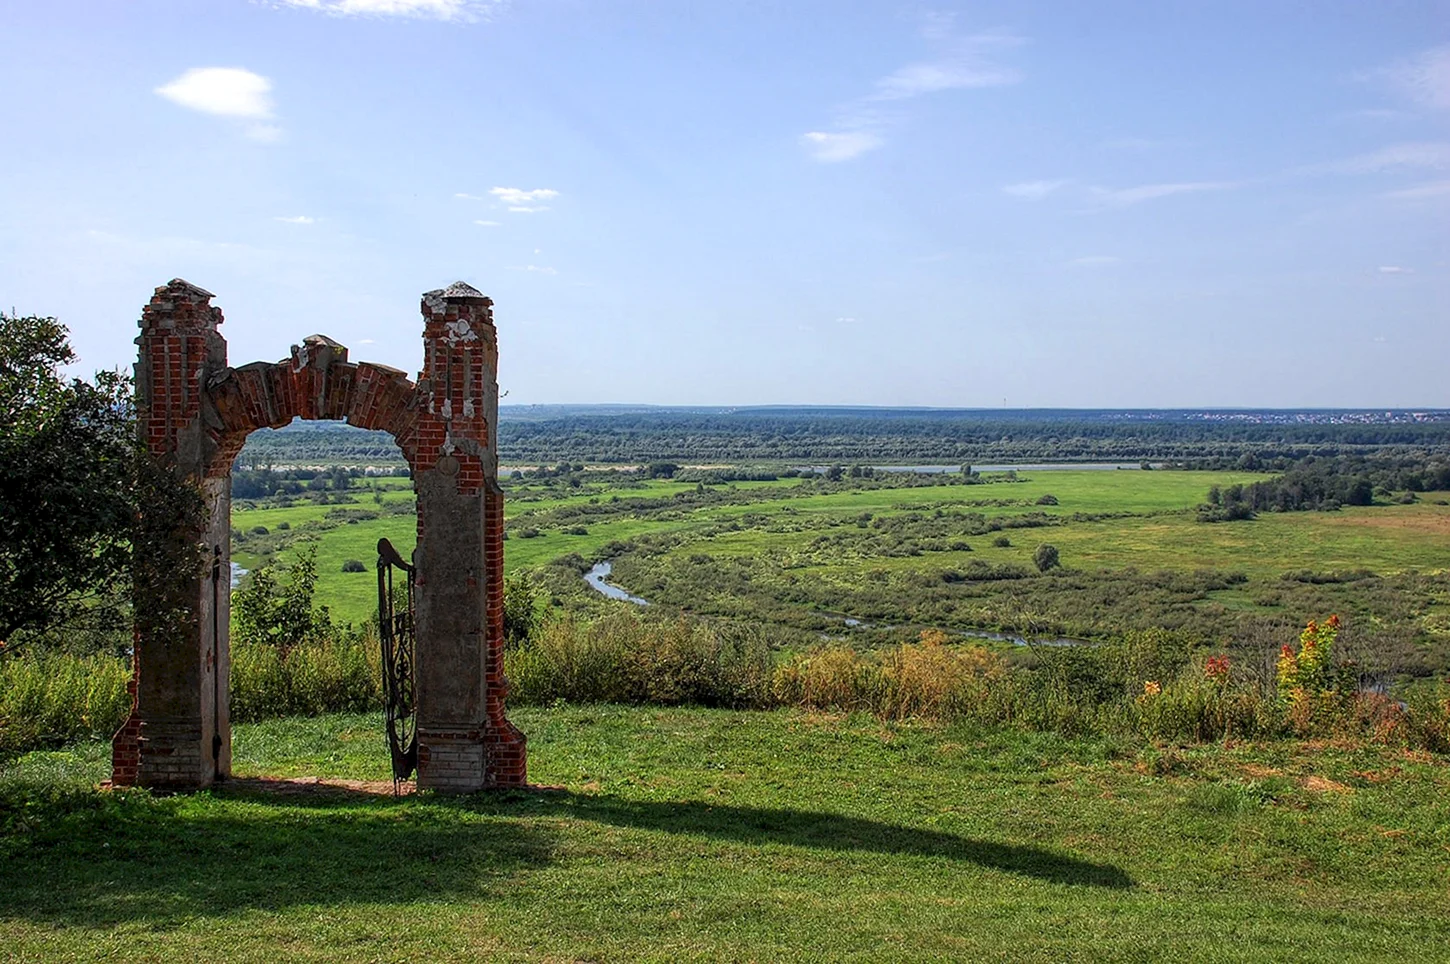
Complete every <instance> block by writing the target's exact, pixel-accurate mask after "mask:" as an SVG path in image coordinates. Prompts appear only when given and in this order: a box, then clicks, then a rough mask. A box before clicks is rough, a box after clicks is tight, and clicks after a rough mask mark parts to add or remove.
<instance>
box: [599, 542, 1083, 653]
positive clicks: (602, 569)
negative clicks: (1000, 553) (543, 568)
mask: <svg viewBox="0 0 1450 964" xmlns="http://www.w3.org/2000/svg"><path fill="white" fill-rule="evenodd" d="M613 571H614V564H613V563H611V562H600V563H596V564H595V565H594V568H592V569H590V570H589V571H588V572H587V573H585V574H584V581H585V582H587V583H589V585H590V586H591V587H592V588H593V589H594V591H595V592H598V593H600V594H602V595H604V596H608V597H609V598H610V599H618V600H621V601H623V602H630V603H634V604H635V605H636V606H648V605H649V600H648V599H642V598H640V597H639V596H635V595H633V594H631V593H629V592H627V591H625V590H624V589H621V588H620V587H618V586H616V585H614V584H613V583H609V582H606V581H605V580H606V579H608V578H609V574H610V573H611V572H613ZM820 615H822V616H831V617H834V618H836V619H839V620H841V622H842V623H844V624H845V625H846V626H847V627H848V628H850V629H870V628H872V627H871V624H870V623H868V622H866V621H865V620H863V619H857V618H856V617H854V616H847V615H845V614H843V613H820ZM882 628H883V629H896V628H897V627H895V626H883V627H882ZM954 634H955V635H957V636H963V637H966V638H967V639H984V640H991V641H992V642H997V643H1011V644H1012V645H1013V646H1027V645H1035V646H1091V645H1093V643H1092V641H1091V640H1087V639H1073V638H1071V637H1068V636H1055V637H1046V638H1042V639H1034V640H1032V641H1031V643H1030V644H1029V643H1028V641H1027V639H1026V638H1024V637H1022V636H1017V635H1014V634H1012V633H997V632H992V631H990V630H986V629H959V630H955V631H954Z"/></svg>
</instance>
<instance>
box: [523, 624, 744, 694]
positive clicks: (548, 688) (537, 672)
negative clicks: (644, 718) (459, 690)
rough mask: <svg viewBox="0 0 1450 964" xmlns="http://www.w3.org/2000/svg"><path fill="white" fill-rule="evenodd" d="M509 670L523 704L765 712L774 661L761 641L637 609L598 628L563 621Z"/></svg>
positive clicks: (544, 632)
mask: <svg viewBox="0 0 1450 964" xmlns="http://www.w3.org/2000/svg"><path fill="white" fill-rule="evenodd" d="M505 665H506V668H507V672H508V676H509V679H510V681H511V683H512V687H511V692H512V694H513V696H514V698H515V699H517V700H518V701H520V702H524V703H548V702H552V701H554V700H561V699H562V700H570V701H573V702H589V703H592V702H608V703H658V704H662V705H667V706H669V705H680V704H691V705H696V706H722V707H764V706H768V705H769V704H770V702H771V701H770V685H771V670H772V666H771V657H770V650H769V647H768V646H767V645H766V643H765V641H764V639H763V638H762V637H760V636H759V635H758V634H756V633H753V632H750V631H743V632H742V631H733V632H729V633H727V632H724V631H721V630H716V629H714V628H712V627H711V626H709V625H707V624H705V623H703V622H691V621H689V620H685V619H675V620H662V619H647V618H644V617H642V616H640V615H639V614H638V613H634V612H621V613H616V614H613V615H610V616H606V617H604V618H602V619H598V620H595V621H594V622H592V623H584V622H580V621H579V620H576V619H572V618H564V619H556V620H553V621H551V622H549V623H546V624H545V625H544V626H543V627H542V628H541V629H540V630H539V631H538V632H537V633H536V634H535V635H534V637H533V639H532V640H531V641H530V642H529V643H528V644H527V645H523V646H520V647H518V648H516V649H513V650H510V651H509V653H508V654H507V656H506V663H505Z"/></svg>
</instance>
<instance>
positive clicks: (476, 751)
mask: <svg viewBox="0 0 1450 964" xmlns="http://www.w3.org/2000/svg"><path fill="white" fill-rule="evenodd" d="M211 297H212V296H211V295H210V293H208V292H206V291H203V290H202V289H200V288H197V287H195V286H194V285H190V284H188V283H186V282H184V281H181V280H179V279H178V280H174V281H172V282H171V283H170V284H167V285H164V286H162V287H160V288H157V289H156V292H155V294H154V296H153V297H152V299H151V303H150V304H148V305H147V307H146V309H145V310H144V311H143V314H142V318H141V337H140V338H138V339H137V345H138V346H139V360H138V362H137V366H136V376H137V407H138V415H139V419H140V431H141V432H142V436H143V439H144V441H145V442H146V444H147V447H148V448H149V449H150V451H151V452H152V453H153V454H155V455H157V456H159V457H160V458H161V459H162V461H163V462H165V463H166V464H168V465H171V466H172V467H174V468H176V469H178V470H179V471H181V472H182V474H184V475H185V476H187V477H188V478H190V479H191V480H192V481H193V482H194V483H195V484H197V485H198V487H199V488H200V489H201V491H202V492H203V495H204V496H205V498H206V502H207V507H208V510H209V512H210V518H209V520H208V522H207V523H206V524H205V525H204V526H203V527H202V528H201V529H199V530H197V531H196V532H194V533H192V536H194V539H193V541H195V542H202V543H204V544H205V545H206V547H207V549H208V555H207V558H208V560H209V565H210V567H211V569H210V571H211V572H214V573H215V572H226V573H227V574H228V575H229V573H230V558H231V556H230V545H229V532H230V504H231V503H230V474H231V467H232V464H233V463H234V461H235V460H236V456H237V454H238V453H239V452H240V451H241V448H242V445H243V443H244V442H245V441H246V438H247V436H248V435H249V434H250V433H251V432H253V431H255V430H256V429H258V428H262V427H271V428H280V427H282V426H284V425H287V424H288V423H290V422H291V421H292V420H293V419H294V418H305V419H346V420H347V421H348V422H349V423H351V424H353V425H356V426H358V427H361V428H367V429H381V430H383V431H386V432H389V433H390V434H391V435H392V436H393V437H394V438H395V439H397V441H398V444H399V446H400V448H401V449H402V450H403V455H404V457H405V458H406V459H407V461H408V464H409V465H410V466H411V467H412V469H413V472H414V487H415V490H416V491H417V492H418V545H419V551H418V553H417V556H416V558H417V559H418V560H419V567H418V570H417V575H416V580H417V594H418V598H419V599H420V606H419V638H418V647H419V651H418V660H419V665H420V666H421V667H426V668H427V669H428V671H429V672H430V673H431V676H428V677H426V678H425V677H423V676H421V675H420V680H419V687H418V693H419V695H418V700H419V706H418V713H419V721H420V722H419V736H420V746H419V783H420V785H425V786H433V787H438V788H442V789H453V790H473V789H478V788H480V787H483V786H496V785H497V786H514V785H519V784H522V783H523V782H524V781H525V779H526V765H525V739H524V736H523V734H522V733H520V732H519V731H518V730H517V729H516V728H515V727H514V726H513V725H512V724H511V723H509V721H508V719H507V717H506V716H505V713H504V699H505V696H506V695H507V691H508V684H507V681H506V680H505V679H504V675H503V492H502V490H501V489H500V488H499V487H498V454H497V449H496V446H495V441H494V437H493V432H492V427H493V426H495V425H496V424H497V419H498V382H497V367H498V341H497V333H496V331H495V329H494V325H493V314H492V310H491V306H492V302H491V301H489V299H487V298H485V297H484V296H483V295H482V294H481V293H479V292H478V291H476V290H474V289H472V288H470V287H468V286H467V285H463V284H457V285H453V286H452V287H450V288H448V289H445V290H441V291H432V292H428V293H427V294H426V295H424V297H423V316H424V333H423V345H424V363H423V370H422V372H421V373H420V375H419V379H418V382H417V384H416V385H415V384H414V383H413V382H411V381H409V380H408V379H407V377H406V376H405V375H404V374H403V373H402V372H400V371H398V370H397V369H394V368H389V367H387V366H385V365H376V364H370V363H366V362H364V363H360V364H355V363H352V362H349V361H348V358H347V349H346V348H344V347H343V346H341V345H339V344H337V343H336V342H334V341H331V340H330V339H328V338H325V337H322V336H320V335H314V336H310V337H308V338H307V339H305V340H304V341H303V343H302V344H301V345H299V346H293V348H292V352H291V356H290V357H289V358H287V359H285V360H283V361H279V362H276V363H265V362H258V363H255V364H250V365H244V366H242V367H240V368H235V369H233V368H228V367H227V365H226V342H225V340H224V339H223V338H222V337H221V335H220V333H219V331H218V326H219V325H220V324H221V322H222V314H221V311H220V309H217V308H214V307H212V306H211V303H210V299H211ZM432 516H436V517H437V518H436V519H435V520H434V522H433V525H434V527H435V529H436V530H437V531H434V530H432V529H430V527H429V519H430V517H432ZM425 549H426V550H427V551H425ZM222 585H223V588H221V589H219V588H218V581H217V579H213V580H212V581H210V582H208V580H207V578H206V573H204V572H202V571H200V570H199V571H198V572H197V573H193V574H191V575H190V576H189V577H188V580H187V581H186V583H185V585H184V586H182V587H181V588H182V592H183V594H189V595H190V597H191V599H192V604H191V605H190V607H189V609H188V612H189V615H188V616H187V617H186V625H184V626H177V627H169V629H175V630H176V631H175V632H171V631H168V632H166V633H159V634H155V635H148V634H147V633H144V632H141V631H140V630H139V629H138V632H137V635H136V647H135V672H134V678H133V680H132V681H131V683H130V690H131V692H132V695H133V707H132V713H131V716H130V718H129V719H128V720H127V722H126V724H125V725H124V726H123V727H122V728H121V730H120V731H118V732H117V733H116V736H115V738H114V740H113V743H112V780H113V782H114V783H115V784H117V785H130V784H133V783H142V784H146V785H152V786H164V787H175V788H181V787H195V786H205V785H206V784H207V783H209V782H210V781H211V779H212V778H213V777H215V776H224V775H225V774H226V773H227V771H228V769H229V763H230V728H229V725H228V723H227V706H226V703H227V701H226V695H225V690H226V684H227V675H228V670H229V667H230V659H229V656H230V646H229V642H230V640H229V635H230V633H229V626H228V623H229V621H230V598H229V592H228V591H227V589H226V588H225V586H226V585H229V580H228V582H227V583H226V584H222ZM150 602H151V601H150V600H148V599H145V598H141V597H140V596H138V598H137V600H136V604H137V607H138V611H141V610H143V609H144V608H145V607H146V606H147V605H148V604H150ZM430 603H431V604H432V605H431V606H430ZM138 627H139V623H138ZM163 637H164V638H163ZM421 673H422V671H421V670H420V674H421ZM218 677H219V678H218ZM214 735H219V736H220V737H221V738H222V741H223V746H222V747H221V749H220V752H215V751H214V741H213V739H212V737H213V736H214Z"/></svg>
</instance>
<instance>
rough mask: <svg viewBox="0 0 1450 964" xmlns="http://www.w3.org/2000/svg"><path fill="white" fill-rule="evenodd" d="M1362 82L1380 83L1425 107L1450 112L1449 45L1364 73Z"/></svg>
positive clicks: (1433, 48)
mask: <svg viewBox="0 0 1450 964" xmlns="http://www.w3.org/2000/svg"><path fill="white" fill-rule="evenodd" d="M1360 79H1362V80H1377V81H1382V82H1385V83H1388V84H1389V85H1390V87H1392V88H1393V89H1395V90H1396V91H1397V92H1399V93H1400V94H1401V95H1402V96H1404V97H1406V98H1408V99H1409V100H1411V101H1413V102H1414V103H1416V104H1419V105H1420V106H1422V107H1428V108H1430V109H1431V110H1450V44H1444V45H1442V46H1439V47H1431V48H1430V49H1429V50H1424V51H1421V52H1420V53H1418V54H1416V55H1414V56H1413V57H1409V58H1407V59H1405V60H1401V61H1399V62H1398V63H1394V64H1391V65H1389V66H1388V67H1380V68H1378V69H1376V70H1369V71H1365V72H1364V73H1362V74H1360Z"/></svg>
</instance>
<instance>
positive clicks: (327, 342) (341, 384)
mask: <svg viewBox="0 0 1450 964" xmlns="http://www.w3.org/2000/svg"><path fill="white" fill-rule="evenodd" d="M208 394H209V396H210V399H211V402H212V405H213V406H214V408H215V411H216V420H217V424H216V425H215V427H214V428H212V429H211V430H210V431H211V434H212V437H213V439H214V441H215V445H216V451H215V454H214V455H213V456H212V457H211V458H210V460H209V461H208V464H207V466H206V475H207V476H209V477H216V476H222V475H226V474H228V473H230V472H231V467H232V465H233V463H234V462H235V461H236V458H237V454H238V453H239V452H241V450H242V445H243V443H245V442H246V440H247V436H248V435H250V434H251V433H252V432H254V431H256V430H257V429H259V428H281V427H282V426H284V425H288V424H290V423H291V422H292V420H293V419H297V418H301V419H312V420H321V421H338V420H345V421H347V422H348V424H350V425H356V426H357V427H358V428H365V429H380V430H382V431H384V432H387V433H388V434H389V435H391V436H392V437H393V439H394V440H395V441H396V442H397V443H398V447H399V448H400V449H402V450H403V457H404V458H405V459H406V460H407V462H408V466H409V468H413V469H416V468H417V465H415V464H414V456H415V455H416V453H417V450H418V443H417V430H418V397H417V394H418V389H417V386H415V385H414V384H413V382H412V381H410V380H409V379H408V377H407V376H406V375H405V374H403V373H402V372H401V371H399V370H398V369H396V368H389V367H388V366H387V365H378V364H374V363H371V362H362V363H360V364H359V363H354V362H349V361H348V360H347V349H346V348H344V347H343V346H342V345H339V344H338V343H337V342H335V341H333V340H332V339H331V338H328V337H326V336H324V335H311V336H309V337H307V338H305V339H303V341H302V344H301V345H300V346H299V345H294V346H292V356H291V358H289V359H287V360H285V361H279V362H275V363H268V362H253V363H252V364H250V365H243V366H242V367H240V368H228V369H226V370H225V371H224V372H222V373H221V374H220V375H219V376H217V377H216V378H215V379H214V380H213V381H212V383H211V384H210V385H209V386H208Z"/></svg>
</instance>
